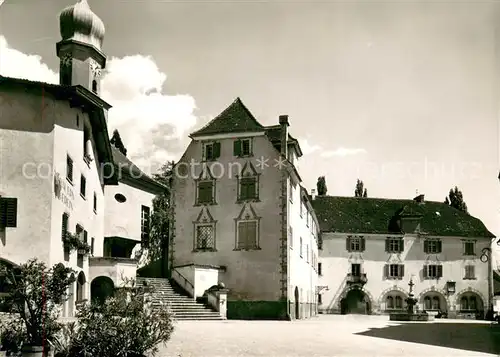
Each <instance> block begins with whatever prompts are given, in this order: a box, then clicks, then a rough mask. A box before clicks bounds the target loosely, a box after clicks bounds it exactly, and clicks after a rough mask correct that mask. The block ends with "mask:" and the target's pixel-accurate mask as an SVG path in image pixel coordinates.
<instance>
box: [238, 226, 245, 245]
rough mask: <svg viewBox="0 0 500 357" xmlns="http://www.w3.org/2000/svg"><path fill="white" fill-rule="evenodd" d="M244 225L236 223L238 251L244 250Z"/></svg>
mask: <svg viewBox="0 0 500 357" xmlns="http://www.w3.org/2000/svg"><path fill="white" fill-rule="evenodd" d="M245 228H246V227H245V223H244V222H240V223H238V249H245V248H246V229H245Z"/></svg>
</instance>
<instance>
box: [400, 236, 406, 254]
mask: <svg viewBox="0 0 500 357" xmlns="http://www.w3.org/2000/svg"><path fill="white" fill-rule="evenodd" d="M404 250H405V241H404V240H403V239H400V240H399V252H400V253H401V252H403V251H404Z"/></svg>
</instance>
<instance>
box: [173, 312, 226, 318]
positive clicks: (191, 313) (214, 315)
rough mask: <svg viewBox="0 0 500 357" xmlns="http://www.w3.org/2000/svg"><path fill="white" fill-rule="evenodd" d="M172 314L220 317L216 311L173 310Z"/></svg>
mask: <svg viewBox="0 0 500 357" xmlns="http://www.w3.org/2000/svg"><path fill="white" fill-rule="evenodd" d="M174 316H175V317H176V318H179V317H201V316H204V317H220V314H219V313H218V312H213V311H202V312H178V311H176V312H174Z"/></svg>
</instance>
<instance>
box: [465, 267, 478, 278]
mask: <svg viewBox="0 0 500 357" xmlns="http://www.w3.org/2000/svg"><path fill="white" fill-rule="evenodd" d="M473 279H476V272H475V266H474V265H466V266H465V276H464V280H473Z"/></svg>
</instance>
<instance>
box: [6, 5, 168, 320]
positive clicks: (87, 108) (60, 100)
mask: <svg viewBox="0 0 500 357" xmlns="http://www.w3.org/2000/svg"><path fill="white" fill-rule="evenodd" d="M60 33H61V37H62V39H61V41H60V42H58V43H57V55H58V57H59V58H60V84H59V85H54V84H48V83H41V82H34V81H30V80H25V79H17V78H8V77H1V76H0V241H1V246H0V265H2V266H4V267H5V266H12V265H18V264H22V263H24V262H26V261H27V260H28V259H31V258H38V259H40V260H42V261H44V262H45V263H46V264H47V265H49V266H51V265H54V264H56V263H59V262H63V263H64V264H65V265H67V266H69V267H71V268H73V269H74V270H75V271H76V275H77V276H76V278H77V280H76V282H75V283H74V285H73V286H72V287H70V289H69V290H70V291H69V300H68V301H67V302H66V303H65V304H64V306H63V317H68V316H69V317H70V316H72V315H73V313H74V311H75V303H76V302H78V301H82V300H86V299H89V298H90V297H91V296H96V297H98V296H101V295H102V292H103V291H104V292H106V291H107V292H108V293H109V292H110V290H109V289H108V288H109V287H110V283H111V287H112V286H118V285H119V284H120V277H121V276H124V275H125V276H127V277H135V275H136V262H135V261H119V260H116V259H112V258H113V257H120V258H125V259H126V258H130V254H129V253H131V249H132V248H131V246H132V245H134V244H135V241H140V240H141V224H142V226H143V230H145V229H146V230H147V228H144V227H147V223H146V221H145V220H146V219H148V217H147V215H148V214H149V213H148V214H146V213H145V212H146V211H147V210H146V208H144V209H143V212H144V213H142V217H141V211H140V210H141V208H140V207H141V205H143V206H145V207H148V209H149V207H150V205H151V200H152V196H153V194H154V193H157V192H159V191H161V190H162V189H164V188H163V187H162V186H161V185H159V184H157V183H153V182H151V181H152V180H151V179H149V178H147V177H145V175H142V176H141V175H133V173H134V171H133V170H132V168H131V163H130V162H125V164H123V161H124V159H123V158H121V157H120V155H117V154H116V150H113V149H112V147H111V145H110V142H109V137H108V129H107V124H108V123H107V111H108V109H109V108H110V107H111V106H110V105H109V104H108V103H106V102H105V101H104V100H102V99H101V97H100V74H101V70H103V69H104V68H105V65H106V56H105V55H104V53H103V52H102V49H101V45H102V41H103V37H104V25H103V23H102V21H101V20H100V19H99V18H98V17H97V16H96V15H95V14H94V13H93V12H92V11H91V10H90V8H89V6H88V4H87V2H86V1H79V2H78V3H77V4H75V5H74V6H70V7H68V8H66V9H64V10H63V11H62V12H61V14H60ZM114 151H115V152H114ZM125 161H126V160H125ZM134 170H135V169H134ZM141 183H142V184H141ZM106 185H111V186H108V187H107V188H106V190H107V191H106V190H105V186H106ZM105 191H106V194H105ZM143 191H146V192H143ZM110 196H111V197H110ZM123 197H125V199H123ZM113 199H115V200H116V201H117V203H116V205H119V203H118V202H120V201H123V202H124V201H125V200H127V199H128V200H129V202H128V203H123V206H122V208H121V210H120V208H117V207H115V204H114V202H113V203H112V202H111V201H112V200H113ZM105 201H106V202H105ZM106 207H107V209H108V211H106V213H105V208H106ZM123 207H125V209H124V208H123ZM132 210H133V211H132ZM128 213H131V214H133V215H134V217H135V219H130V217H131V216H130V217H127V218H126V219H128V220H130V222H128V224H124V220H123V218H124V216H125V215H127V214H128ZM105 216H106V217H107V218H106V219H105ZM132 221H133V222H132ZM68 233H75V234H77V237H78V239H79V240H80V243H81V244H80V246H81V247H83V248H85V247H86V248H87V250H86V249H76V250H74V249H69V248H68V247H69V246H68V244H67V242H68V241H67V238H68ZM105 236H106V237H107V238H109V239H107V240H106V242H105V240H104V237H105ZM123 238H126V239H128V240H129V241H130V240H132V241H134V242H133V243H130V242H128V244H127V243H123V241H125V242H127V240H126V239H123ZM73 242H74V241H73ZM84 243H86V244H84ZM74 246H75V245H74V244H73V248H74ZM76 246H79V245H78V244H76ZM127 255H128V257H127ZM99 257H101V258H99ZM100 277H105V279H104V278H103V279H100ZM0 278H1V276H0ZM4 283H5V281H0V289H4V290H5V289H7V287H6V286H5V284H4ZM0 293H2V292H1V291H0ZM4 293H5V292H4Z"/></svg>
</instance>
